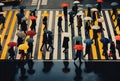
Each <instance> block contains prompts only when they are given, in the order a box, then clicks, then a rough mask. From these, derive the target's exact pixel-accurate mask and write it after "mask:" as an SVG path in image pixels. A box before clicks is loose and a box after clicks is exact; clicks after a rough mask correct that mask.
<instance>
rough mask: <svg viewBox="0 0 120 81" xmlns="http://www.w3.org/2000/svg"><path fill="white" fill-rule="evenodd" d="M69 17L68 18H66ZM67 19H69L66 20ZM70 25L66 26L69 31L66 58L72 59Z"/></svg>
mask: <svg viewBox="0 0 120 81" xmlns="http://www.w3.org/2000/svg"><path fill="white" fill-rule="evenodd" d="M68 19H69V18H68ZM68 21H69V20H68ZM71 30H72V29H71V27H68V33H69V42H68V45H69V46H68V47H69V48H68V59H72V54H73V53H72V48H73V47H72V36H71Z"/></svg>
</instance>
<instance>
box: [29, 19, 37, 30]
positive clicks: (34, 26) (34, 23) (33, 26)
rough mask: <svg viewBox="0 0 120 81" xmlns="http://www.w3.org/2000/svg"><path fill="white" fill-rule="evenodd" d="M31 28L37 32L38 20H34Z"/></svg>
mask: <svg viewBox="0 0 120 81" xmlns="http://www.w3.org/2000/svg"><path fill="white" fill-rule="evenodd" d="M30 28H31V30H34V31H36V19H35V20H32V24H31V26H30Z"/></svg>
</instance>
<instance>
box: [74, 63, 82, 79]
mask: <svg viewBox="0 0 120 81" xmlns="http://www.w3.org/2000/svg"><path fill="white" fill-rule="evenodd" d="M74 65H75V74H76V75H75V77H74V81H81V80H82V75H81V73H82V70H81V65H80V64H79V66H78V65H77V64H76V63H75V62H74Z"/></svg>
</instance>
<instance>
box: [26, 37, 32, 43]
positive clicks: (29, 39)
mask: <svg viewBox="0 0 120 81" xmlns="http://www.w3.org/2000/svg"><path fill="white" fill-rule="evenodd" d="M26 41H27V42H29V43H32V42H34V40H33V38H28V39H27V40H26Z"/></svg>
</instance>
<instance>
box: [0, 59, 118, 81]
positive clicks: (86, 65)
mask: <svg viewBox="0 0 120 81" xmlns="http://www.w3.org/2000/svg"><path fill="white" fill-rule="evenodd" d="M119 68H120V63H119V62H83V63H79V61H76V62H73V61H33V60H28V61H7V60H6V61H0V81H23V80H24V81H34V80H35V81H55V80H57V81H119V79H120V78H119V73H120V69H119Z"/></svg>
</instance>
